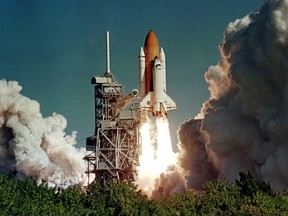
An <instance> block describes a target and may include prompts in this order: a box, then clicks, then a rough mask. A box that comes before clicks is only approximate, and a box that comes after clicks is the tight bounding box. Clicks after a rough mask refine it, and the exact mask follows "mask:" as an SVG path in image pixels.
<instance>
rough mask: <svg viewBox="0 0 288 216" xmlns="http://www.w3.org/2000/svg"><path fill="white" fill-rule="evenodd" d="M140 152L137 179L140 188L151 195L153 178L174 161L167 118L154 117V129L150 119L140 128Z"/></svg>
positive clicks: (174, 155)
mask: <svg viewBox="0 0 288 216" xmlns="http://www.w3.org/2000/svg"><path fill="white" fill-rule="evenodd" d="M140 135H141V144H142V154H141V155H140V157H139V162H140V166H139V172H138V181H137V182H136V183H137V184H138V186H139V188H140V189H142V190H143V191H144V192H145V193H147V195H149V196H150V195H151V192H152V191H153V189H154V183H155V180H156V179H157V178H158V177H159V176H160V174H161V173H163V172H165V171H166V169H167V168H168V166H169V165H172V164H175V163H176V154H175V153H174V152H173V149H172V145H171V138H170V132H169V123H168V120H167V118H157V119H156V129H154V127H153V124H152V123H151V121H148V122H147V123H144V124H143V125H142V126H141V128H140Z"/></svg>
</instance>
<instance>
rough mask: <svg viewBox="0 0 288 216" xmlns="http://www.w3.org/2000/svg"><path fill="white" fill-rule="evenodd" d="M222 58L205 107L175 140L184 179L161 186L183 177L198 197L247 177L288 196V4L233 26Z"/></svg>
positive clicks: (278, 0)
mask: <svg viewBox="0 0 288 216" xmlns="http://www.w3.org/2000/svg"><path fill="white" fill-rule="evenodd" d="M220 51H221V54H222V60H221V61H220V62H219V63H218V65H216V66H211V67H210V68H209V69H208V71H207V72H206V74H205V78H206V80H207V82H208V83H209V90H210V95H211V96H210V99H209V100H208V101H206V102H205V103H204V104H203V107H202V110H201V113H199V114H198V115H197V116H196V117H195V118H194V119H190V120H188V121H186V122H184V123H183V124H182V125H181V126H180V129H179V132H178V134H179V141H180V143H179V148H180V154H179V166H180V167H181V171H177V172H174V174H173V173H172V174H171V175H170V176H168V177H166V178H165V179H163V180H162V184H163V185H164V187H165V183H166V182H167V178H174V177H175V178H179V173H180V174H181V175H182V178H183V179H184V180H185V183H184V184H185V186H186V187H187V188H193V189H195V190H199V189H201V186H202V184H203V183H205V182H206V181H209V180H213V179H217V178H220V179H227V180H230V181H234V180H235V179H236V178H238V174H239V172H241V171H242V172H247V171H250V172H251V173H252V174H253V175H254V176H256V177H257V178H259V179H261V180H264V181H266V182H269V183H270V184H271V186H272V188H273V189H274V190H275V191H282V190H284V189H287V188H288V166H287V164H288V0H270V1H266V3H265V4H264V5H263V7H262V8H261V9H260V11H259V12H257V13H251V14H249V15H247V16H246V17H244V18H242V19H238V20H236V21H234V22H232V23H230V24H229V25H228V27H227V29H226V30H225V34H224V40H223V42H222V43H221V44H220ZM169 182H172V180H170V181H169ZM176 187H179V185H177V186H176V185H175V188H176ZM183 187H184V185H183ZM168 189H169V190H171V191H172V190H173V188H172V189H171V185H170V187H169V188H168Z"/></svg>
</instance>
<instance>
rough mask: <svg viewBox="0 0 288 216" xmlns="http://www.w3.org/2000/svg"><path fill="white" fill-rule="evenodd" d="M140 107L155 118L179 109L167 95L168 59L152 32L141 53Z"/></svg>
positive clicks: (147, 37) (148, 35)
mask: <svg viewBox="0 0 288 216" xmlns="http://www.w3.org/2000/svg"><path fill="white" fill-rule="evenodd" d="M139 83H140V97H141V98H142V99H141V102H140V107H141V109H142V110H143V111H149V112H152V114H153V116H155V117H163V116H167V112H168V111H170V110H174V109H177V107H176V104H175V102H174V101H173V100H172V99H171V98H170V97H169V96H168V95H167V93H166V59H165V53H164V50H163V48H162V47H161V50H160V51H159V43H158V39H157V37H156V35H155V34H154V32H153V31H152V30H150V31H149V33H148V34H147V36H146V39H145V43H144V51H143V48H142V47H141V49H140V53H139Z"/></svg>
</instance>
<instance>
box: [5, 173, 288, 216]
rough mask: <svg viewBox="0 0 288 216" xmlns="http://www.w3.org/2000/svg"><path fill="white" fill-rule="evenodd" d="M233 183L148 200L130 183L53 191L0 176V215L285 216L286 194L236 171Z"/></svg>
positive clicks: (207, 186)
mask: <svg viewBox="0 0 288 216" xmlns="http://www.w3.org/2000/svg"><path fill="white" fill-rule="evenodd" d="M239 175H240V178H239V180H236V181H235V183H228V182H226V181H221V180H217V181H214V182H207V183H206V184H205V185H203V191H202V192H201V193H194V192H193V191H189V190H187V191H186V192H185V193H184V194H181V195H180V194H174V195H173V196H171V197H160V198H159V199H155V200H151V199H149V198H148V197H147V196H146V195H144V194H143V193H142V192H141V190H137V187H136V186H135V185H134V184H132V183H122V184H120V185H118V184H114V183H109V184H108V185H107V186H101V185H100V184H98V183H95V184H91V185H89V187H87V188H86V190H84V191H83V190H81V189H80V188H79V187H72V188H68V189H65V190H60V191H56V190H55V189H51V188H48V187H47V186H45V185H39V186H37V184H36V182H35V181H34V180H32V179H28V180H25V181H20V180H17V179H15V178H9V177H6V176H0V194H1V196H0V215H287V214H288V213H287V212H288V192H282V193H278V194H276V193H274V192H273V191H272V189H271V187H270V185H269V184H267V183H265V182H262V181H258V180H255V179H254V178H253V177H252V175H251V174H250V173H248V174H245V173H239Z"/></svg>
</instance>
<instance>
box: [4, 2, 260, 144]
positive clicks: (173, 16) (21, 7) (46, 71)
mask: <svg viewBox="0 0 288 216" xmlns="http://www.w3.org/2000/svg"><path fill="white" fill-rule="evenodd" d="M263 2H264V1H263V0H253V1H251V0H217V1H215V0H182V1H178V2H176V1H175V0H174V1H173V0H166V1H163V0H158V1H151V0H146V1H128V0H122V1H116V0H115V1H112V0H106V1H104V0H94V1H92V0H90V1H88V0H81V1H80V0H79V1H76V0H57V1H56V0H55V1H53V0H50V1H43V0H38V1H36V0H35V1H32V0H31V1H24V0H23V1H14V0H2V1H1V2H0V78H1V79H2V78H3V79H6V80H17V81H18V82H19V84H20V85H21V86H22V87H23V90H22V94H23V95H25V96H27V97H29V98H31V99H34V100H37V101H38V102H39V103H40V106H41V112H42V114H43V116H44V117H45V116H50V115H51V114H52V113H53V112H57V113H60V114H62V115H63V116H65V118H66V119H67V120H68V127H67V130H66V132H67V133H71V131H73V130H75V131H78V136H77V137H78V144H77V145H78V146H85V138H86V137H88V136H90V135H92V134H93V132H94V98H93V86H92V85H91V84H90V80H91V77H92V76H100V75H103V74H104V73H105V67H106V66H105V57H106V53H105V34H106V31H110V53H111V71H112V72H113V73H114V75H115V76H116V78H117V80H118V82H119V83H122V84H124V86H125V92H126V93H128V92H130V90H132V89H133V88H139V87H138V54H139V49H140V47H141V46H143V44H144V40H145V37H146V34H147V33H148V31H149V30H150V29H152V30H153V31H154V32H155V33H156V35H157V37H158V41H159V43H160V46H162V47H163V48H164V51H165V54H166V68H167V91H168V94H169V95H170V96H171V97H172V98H173V100H174V101H175V102H176V103H177V106H178V110H176V111H173V112H170V113H169V122H170V131H171V136H172V141H173V143H174V145H175V144H176V143H177V128H178V127H179V125H180V124H181V123H182V122H183V121H184V120H187V119H189V118H192V117H194V116H195V115H196V114H197V113H198V112H199V110H200V108H201V106H202V104H203V102H204V101H206V100H207V99H208V97H209V94H208V89H207V88H208V86H207V84H206V82H205V79H204V73H205V72H206V71H207V69H208V67H209V66H210V65H215V64H217V62H218V61H219V60H220V54H219V50H218V45H219V43H220V42H221V41H222V38H223V32H224V29H225V28H226V26H227V25H228V24H229V22H231V21H234V20H235V19H237V18H242V17H243V16H245V15H246V14H248V13H249V12H253V11H254V12H255V11H258V10H259V8H260V7H261V5H262V4H263Z"/></svg>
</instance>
